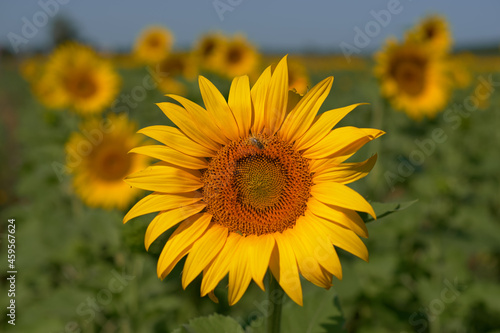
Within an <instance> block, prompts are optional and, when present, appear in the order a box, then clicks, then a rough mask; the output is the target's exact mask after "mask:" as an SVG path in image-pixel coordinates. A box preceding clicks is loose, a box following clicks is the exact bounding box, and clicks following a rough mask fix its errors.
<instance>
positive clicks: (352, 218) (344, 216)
mask: <svg viewBox="0 0 500 333" xmlns="http://www.w3.org/2000/svg"><path fill="white" fill-rule="evenodd" d="M307 209H308V210H309V211H310V212H311V213H313V214H314V215H317V216H320V217H322V218H324V219H327V220H330V221H333V222H336V223H338V224H340V225H343V226H344V227H346V228H349V229H351V230H352V231H354V232H355V233H356V234H357V235H359V236H361V237H364V238H367V237H368V229H367V228H366V224H365V223H364V222H363V220H362V219H361V217H360V216H359V215H358V213H356V212H355V211H353V210H350V209H346V208H342V207H335V206H330V205H328V204H324V203H322V202H319V201H318V200H316V199H315V198H314V197H311V198H309V201H308V202H307Z"/></svg>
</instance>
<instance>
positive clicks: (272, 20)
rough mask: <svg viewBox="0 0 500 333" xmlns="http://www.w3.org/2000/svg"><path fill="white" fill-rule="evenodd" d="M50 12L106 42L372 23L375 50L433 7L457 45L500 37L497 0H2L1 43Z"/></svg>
mask: <svg viewBox="0 0 500 333" xmlns="http://www.w3.org/2000/svg"><path fill="white" fill-rule="evenodd" d="M54 3H56V4H58V5H57V7H58V8H56V6H54ZM398 3H399V4H398ZM42 4H47V6H46V8H47V9H45V10H44V9H43V6H42ZM216 5H217V6H218V8H219V9H218V10H217V9H216ZM391 6H392V8H393V9H394V10H393V14H391V17H390V19H388V20H386V21H385V22H384V24H385V26H382V25H381V24H380V23H375V24H374V23H371V24H370V21H375V18H374V16H373V11H374V12H380V11H381V10H385V11H387V9H388V7H390V8H391ZM45 12H49V14H52V13H53V12H57V14H62V15H64V16H66V17H68V18H70V19H71V20H73V21H74V23H75V25H76V27H77V28H79V30H80V32H81V34H82V35H83V37H84V38H85V39H86V40H89V41H92V42H93V43H95V44H96V45H97V46H99V47H100V48H103V49H112V48H116V47H120V48H128V47H130V45H131V43H132V42H133V40H134V39H135V37H136V36H137V34H138V33H139V32H140V31H141V30H142V29H143V28H144V27H146V26H148V25H150V24H162V25H165V26H167V27H168V28H170V29H171V30H172V32H173V33H174V34H175V37H176V44H175V45H176V47H177V48H186V47H188V46H189V45H191V44H192V43H193V42H194V41H195V40H196V38H197V37H199V36H200V35H202V34H203V33H204V32H207V31H210V30H221V31H224V32H227V33H233V32H236V31H241V32H244V33H245V34H246V35H247V37H248V38H249V39H250V40H251V41H253V42H254V43H255V44H256V45H258V46H259V48H260V49H262V50H265V49H268V50H269V49H272V50H283V51H286V50H290V51H293V50H303V49H320V50H332V49H339V45H340V43H341V42H345V43H348V44H351V45H354V37H355V30H354V29H355V28H356V27H358V28H360V29H361V30H364V29H365V28H366V27H367V26H368V27H371V28H372V29H374V30H373V33H372V36H373V37H371V38H370V40H369V43H368V44H367V45H366V46H363V47H362V50H363V51H371V50H373V49H376V48H378V47H379V46H380V44H381V42H382V41H383V40H384V39H385V38H386V37H387V36H390V35H395V36H397V37H401V36H402V32H403V31H404V30H405V29H407V28H408V27H410V26H412V25H413V24H414V23H415V22H417V21H418V19H419V18H420V17H422V16H423V15H425V14H429V13H439V14H443V15H445V16H446V17H447V18H448V20H449V22H450V25H451V28H452V32H453V36H454V37H455V41H456V42H455V44H456V45H457V46H460V47H469V46H477V45H483V44H487V43H494V44H496V45H500V19H499V13H500V1H498V0H480V1H467V0H460V1H458V0H454V1H453V0H435V1H431V0H428V1H423V0H399V1H398V0H382V1H374V0H365V1H360V0H350V1H348V0H345V1H335V0H312V1H306V0H301V1H299V0H288V1H285V0H268V1H264V0H260V1H259V0H184V1H181V0H178V1H168V0H144V1H139V0H104V1H97V0H85V1H83V0H22V1H21V0H19V1H14V0H11V1H7V0H2V1H1V2H0V43H1V44H2V45H11V43H10V42H9V38H8V36H9V33H10V36H11V38H12V36H14V35H16V36H20V37H22V38H25V39H24V40H23V43H19V44H18V48H19V49H20V50H21V51H23V50H28V49H29V48H31V47H36V46H40V45H43V43H45V42H47V41H48V40H49V33H50V24H48V23H44V22H45V21H46V19H47V17H48V16H49V15H47V14H45ZM387 12H389V11H387ZM26 22H28V23H26ZM29 24H34V26H35V28H36V29H37V30H38V31H37V32H35V33H33V32H32V31H31V30H29V29H28V32H29V34H28V36H26V34H23V26H25V25H29ZM37 25H38V26H39V27H37ZM377 26H378V28H379V29H378V30H377ZM26 29H27V28H26V27H25V28H24V30H25V31H26Z"/></svg>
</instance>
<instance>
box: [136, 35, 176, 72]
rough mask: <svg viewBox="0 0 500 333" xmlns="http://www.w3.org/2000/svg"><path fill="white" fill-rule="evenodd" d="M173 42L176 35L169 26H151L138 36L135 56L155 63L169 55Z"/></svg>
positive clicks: (145, 61)
mask: <svg viewBox="0 0 500 333" xmlns="http://www.w3.org/2000/svg"><path fill="white" fill-rule="evenodd" d="M173 42H174V37H173V35H172V33H171V32H170V30H168V29H167V28H164V27H161V26H152V27H149V28H148V29H146V30H144V31H143V32H142V33H141V35H140V36H139V37H138V38H137V40H136V42H135V45H134V56H135V57H136V58H137V59H138V60H139V61H141V62H144V63H147V64H155V63H157V62H159V61H161V60H163V59H165V58H166V57H167V56H168V54H169V53H170V50H171V48H172V44H173Z"/></svg>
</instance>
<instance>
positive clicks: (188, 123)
mask: <svg viewBox="0 0 500 333" xmlns="http://www.w3.org/2000/svg"><path fill="white" fill-rule="evenodd" d="M156 105H158V107H159V108H160V109H161V110H162V111H163V113H164V114H165V115H166V116H167V117H168V119H170V120H172V122H173V123H174V124H176V125H177V127H179V128H180V130H181V131H182V132H184V133H185V134H186V135H187V136H188V137H189V138H191V139H192V140H193V141H196V142H198V143H199V144H200V145H202V146H205V147H207V148H208V149H212V150H215V151H217V150H218V149H219V148H220V145H219V144H218V143H217V142H215V141H213V140H212V139H210V138H209V137H208V136H205V135H203V133H201V132H200V130H199V129H198V127H197V126H196V124H195V122H194V121H193V119H192V118H191V117H190V115H189V113H188V112H187V111H186V110H185V109H184V108H183V107H182V106H179V105H176V104H173V103H169V102H163V103H157V104H156Z"/></svg>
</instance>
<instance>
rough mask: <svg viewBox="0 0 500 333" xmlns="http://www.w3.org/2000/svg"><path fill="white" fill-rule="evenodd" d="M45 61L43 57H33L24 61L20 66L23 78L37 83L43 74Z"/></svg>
mask: <svg viewBox="0 0 500 333" xmlns="http://www.w3.org/2000/svg"><path fill="white" fill-rule="evenodd" d="M44 62H45V59H44V58H43V57H42V56H38V55H36V56H32V57H29V58H26V59H24V60H23V62H22V63H21V65H20V66H19V70H20V72H21V75H22V77H23V78H24V79H25V80H26V81H28V82H33V81H35V80H36V79H37V78H38V77H39V76H40V74H41V72H42V69H43V64H44Z"/></svg>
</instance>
